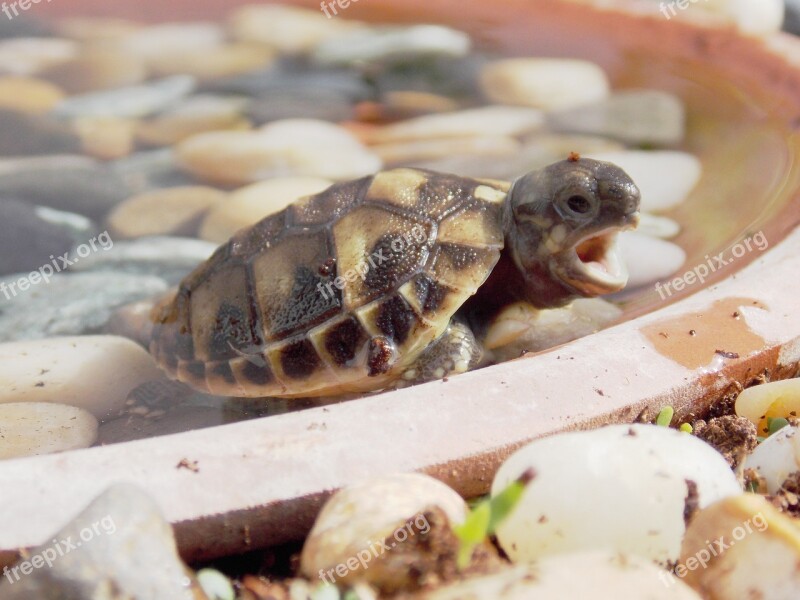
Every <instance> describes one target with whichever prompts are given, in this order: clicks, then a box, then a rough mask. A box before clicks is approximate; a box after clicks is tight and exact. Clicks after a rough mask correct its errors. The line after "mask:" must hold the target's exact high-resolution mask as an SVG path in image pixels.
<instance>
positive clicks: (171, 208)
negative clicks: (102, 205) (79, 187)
mask: <svg viewBox="0 0 800 600" xmlns="http://www.w3.org/2000/svg"><path fill="white" fill-rule="evenodd" d="M227 197H228V195H227V194H226V193H225V192H222V191H220V190H217V189H214V188H209V187H202V186H195V187H174V188H166V189H162V190H156V191H152V192H145V193H144V194H140V195H137V196H133V197H131V198H128V199H127V200H125V201H124V202H122V203H121V204H119V205H117V207H116V208H114V210H113V211H111V213H110V214H109V215H108V219H107V221H106V224H107V225H108V228H109V232H110V233H111V236H112V237H113V238H114V239H120V240H122V239H130V238H139V237H145V236H154V235H178V236H180V235H194V234H195V233H196V232H197V229H198V226H199V224H200V221H201V219H202V218H203V216H204V215H205V213H206V212H208V210H209V209H210V208H211V207H212V206H214V205H215V204H218V203H219V202H222V201H223V200H225V199H226V198H227Z"/></svg>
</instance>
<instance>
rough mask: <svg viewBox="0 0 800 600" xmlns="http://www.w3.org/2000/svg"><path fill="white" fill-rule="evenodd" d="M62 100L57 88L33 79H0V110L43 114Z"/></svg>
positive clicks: (62, 96)
mask: <svg viewBox="0 0 800 600" xmlns="http://www.w3.org/2000/svg"><path fill="white" fill-rule="evenodd" d="M63 99H64V92H63V91H62V90H61V89H60V88H58V87H57V86H55V85H53V84H52V83H49V82H47V81H44V80H42V79H36V78H33V77H0V109H5V110H15V111H20V112H25V113H31V114H37V115H41V114H45V113H47V112H49V111H50V110H51V109H52V108H53V107H54V106H55V105H56V104H58V103H59V102H60V101H61V100H63Z"/></svg>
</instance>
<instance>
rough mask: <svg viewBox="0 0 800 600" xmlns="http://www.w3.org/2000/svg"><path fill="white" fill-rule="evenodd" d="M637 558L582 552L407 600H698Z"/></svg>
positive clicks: (681, 586)
mask: <svg viewBox="0 0 800 600" xmlns="http://www.w3.org/2000/svg"><path fill="white" fill-rule="evenodd" d="M669 577H670V575H669V574H668V573H667V572H666V571H664V570H662V569H659V568H658V567H656V566H655V565H653V564H652V563H651V562H649V561H647V560H644V559H642V558H641V557H638V556H635V555H629V554H612V553H610V552H584V553H577V554H570V555H567V556H554V557H548V558H545V559H543V560H540V561H537V562H536V563H534V564H528V565H519V566H514V567H508V568H505V569H502V570H499V571H498V572H496V573H492V574H491V575H479V576H476V577H469V578H467V579H466V580H464V581H460V582H458V583H454V584H451V585H445V586H441V587H439V588H438V589H436V590H434V591H432V592H429V593H422V594H418V595H414V596H411V600H480V599H482V598H503V599H504V600H533V599H535V600H565V599H574V600H577V599H581V600H588V599H590V598H591V600H619V599H620V598H640V599H644V598H647V600H701V597H700V596H699V595H698V594H697V593H696V592H694V591H693V590H692V589H691V588H690V587H689V586H687V585H686V584H684V583H681V582H679V581H676V582H675V583H674V584H673V585H670V586H667V585H665V584H664V582H665V581H668V578H669Z"/></svg>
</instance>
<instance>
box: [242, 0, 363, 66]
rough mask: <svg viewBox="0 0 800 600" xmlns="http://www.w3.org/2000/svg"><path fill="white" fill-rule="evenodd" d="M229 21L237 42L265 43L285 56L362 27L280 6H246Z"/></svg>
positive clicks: (303, 9) (301, 51) (296, 8)
mask: <svg viewBox="0 0 800 600" xmlns="http://www.w3.org/2000/svg"><path fill="white" fill-rule="evenodd" d="M228 22H229V30H230V32H231V35H232V36H233V37H234V38H235V39H237V40H240V41H243V42H255V43H259V44H264V45H265V46H268V47H270V48H273V49H274V50H277V51H278V52H280V53H282V54H301V53H305V52H307V51H309V50H311V49H312V48H314V47H315V46H316V45H317V44H319V43H321V42H323V41H325V40H328V39H330V38H336V37H338V36H341V35H343V34H346V33H348V32H350V31H352V30H353V29H356V28H359V27H360V25H358V24H356V23H354V22H352V21H347V20H345V19H330V18H326V17H325V15H323V13H322V12H321V11H319V10H313V9H308V8H298V7H292V6H283V5H278V4H269V5H255V4H253V5H248V6H243V7H241V8H238V9H236V10H235V11H233V13H231V16H230V18H229V20H228Z"/></svg>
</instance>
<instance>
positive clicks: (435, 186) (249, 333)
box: [151, 169, 509, 397]
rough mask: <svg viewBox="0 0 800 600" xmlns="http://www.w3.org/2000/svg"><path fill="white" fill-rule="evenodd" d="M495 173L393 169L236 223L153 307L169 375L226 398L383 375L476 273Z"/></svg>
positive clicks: (434, 329)
mask: <svg viewBox="0 0 800 600" xmlns="http://www.w3.org/2000/svg"><path fill="white" fill-rule="evenodd" d="M508 189H509V186H508V184H505V183H502V182H495V181H483V180H474V179H466V178H462V177H457V176H454V175H442V174H437V173H432V172H429V171H421V170H414V169H395V170H391V171H384V172H381V173H378V174H377V175H374V176H371V177H366V178H363V179H359V180H356V181H351V182H347V183H341V184H336V185H334V186H332V187H330V188H329V189H327V190H326V191H324V192H322V193H320V194H317V195H314V196H309V197H307V198H303V199H301V200H299V201H297V202H295V203H294V204H292V205H291V206H289V207H287V208H286V209H285V210H283V211H282V212H280V213H277V214H275V215H272V216H270V217H267V218H266V219H264V220H262V221H261V222H259V223H257V224H256V225H254V226H252V227H250V228H247V229H244V230H242V231H240V232H238V233H237V234H236V235H235V236H234V237H233V238H232V239H231V240H230V241H229V242H228V243H227V244H225V245H223V246H221V247H220V248H219V249H218V250H217V251H216V253H215V254H214V255H213V256H212V257H211V258H210V259H209V260H208V261H207V262H206V263H204V264H202V265H201V266H200V267H198V268H197V269H196V270H195V271H194V272H193V273H192V274H190V275H189V276H188V277H187V278H186V279H185V280H184V281H183V282H182V283H181V285H180V287H179V288H178V290H177V291H176V292H175V293H174V294H172V295H171V297H169V298H167V299H165V300H164V301H163V302H162V303H161V305H160V306H159V307H158V308H157V309H156V311H155V313H154V319H155V327H154V330H153V338H152V342H151V352H152V354H153V356H155V357H156V359H157V360H158V362H159V364H160V365H161V366H162V368H164V369H165V370H166V371H167V372H168V373H169V374H170V375H171V376H173V377H175V378H177V379H179V380H180V381H183V382H185V383H188V384H189V385H191V386H193V387H195V388H198V389H200V390H203V391H208V392H211V393H213V394H218V395H226V396H237V397H262V396H273V397H302V396H322V395H335V394H341V393H345V392H354V391H367V390H376V389H381V388H383V387H386V386H387V385H388V384H389V383H390V382H391V381H392V380H393V379H396V378H397V377H399V375H400V374H401V373H402V371H403V370H404V369H405V368H407V367H408V366H410V365H411V364H412V363H413V362H414V361H415V360H416V358H417V357H418V356H419V355H420V353H421V352H422V351H423V350H424V349H425V348H426V347H427V346H428V345H429V344H430V343H431V342H432V341H433V340H434V339H436V338H437V337H438V336H439V335H441V334H442V332H443V331H444V330H445V328H446V327H447V325H448V323H449V321H450V318H451V317H452V316H453V314H454V313H455V312H456V311H457V310H458V308H459V307H460V306H461V305H462V304H463V303H464V302H465V301H466V300H467V298H469V297H470V296H471V295H473V294H474V293H475V292H476V291H477V289H478V288H479V287H480V286H481V285H482V284H483V283H484V281H486V279H487V277H488V276H489V274H490V272H491V270H492V268H493V267H494V266H495V264H496V263H497V261H498V259H499V257H500V252H501V250H502V249H503V244H504V234H503V213H504V210H505V199H506V197H507V194H508Z"/></svg>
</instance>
